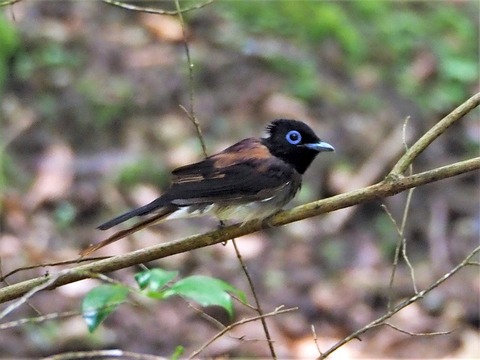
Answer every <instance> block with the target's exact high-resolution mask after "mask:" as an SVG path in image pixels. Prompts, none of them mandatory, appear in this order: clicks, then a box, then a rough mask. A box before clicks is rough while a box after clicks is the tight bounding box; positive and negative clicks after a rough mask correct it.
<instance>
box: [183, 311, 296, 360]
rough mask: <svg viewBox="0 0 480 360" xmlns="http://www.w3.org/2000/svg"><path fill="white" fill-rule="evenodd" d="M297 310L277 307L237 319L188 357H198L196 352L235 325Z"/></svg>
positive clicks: (198, 352)
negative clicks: (264, 312) (270, 310)
mask: <svg viewBox="0 0 480 360" xmlns="http://www.w3.org/2000/svg"><path fill="white" fill-rule="evenodd" d="M296 310H298V307H293V308H289V309H283V310H278V309H275V310H274V311H272V312H269V313H267V314H264V315H259V316H254V317H251V318H247V319H242V320H239V321H237V322H235V323H233V324H230V325H228V326H226V327H225V329H223V330H222V331H220V332H219V333H217V334H215V336H213V337H212V338H211V339H210V340H208V341H207V342H206V343H205V344H203V345H202V346H201V347H200V348H199V349H198V350H195V351H194V352H193V353H192V354H191V355H190V356H189V359H194V358H197V357H198V354H200V353H201V352H202V351H203V350H205V349H206V348H207V347H208V346H210V344H212V343H213V342H214V341H215V340H217V339H219V338H220V337H222V336H223V335H224V334H225V333H227V332H228V331H230V330H232V329H233V328H235V327H237V326H240V325H243V324H247V323H249V322H252V321H257V320H258V319H260V318H262V317H263V318H266V317H270V316H275V315H280V314H285V313H288V312H291V311H296Z"/></svg>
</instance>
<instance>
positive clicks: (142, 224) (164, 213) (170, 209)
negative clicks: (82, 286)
mask: <svg viewBox="0 0 480 360" xmlns="http://www.w3.org/2000/svg"><path fill="white" fill-rule="evenodd" d="M147 206H148V205H147ZM139 209H141V208H139ZM139 209H136V210H139ZM136 210H133V211H136ZM176 210H177V208H176V207H171V206H170V207H164V208H163V209H161V210H160V211H159V212H158V213H156V214H155V215H153V216H151V217H149V218H147V219H145V220H142V221H140V222H138V223H137V224H135V225H133V226H132V227H130V228H128V229H125V230H120V231H118V232H116V233H115V234H113V235H112V236H110V237H108V238H106V239H105V240H103V241H101V242H99V243H98V244H95V245H90V246H89V247H87V248H86V249H84V250H82V251H81V252H80V257H82V258H83V257H85V256H87V255H90V254H91V253H93V252H95V251H97V250H98V249H100V248H102V247H104V246H107V245H109V244H111V243H113V242H115V241H117V240H120V239H122V238H124V237H126V236H128V235H130V234H133V233H134V232H136V231H138V230H140V229H143V228H144V227H147V226H149V225H153V224H154V223H156V222H158V221H160V220H162V219H164V218H166V217H167V216H168V215H170V214H172V213H173V212H175V211H176ZM133 211H132V212H133ZM127 214H130V213H127ZM127 214H125V215H127ZM137 215H141V214H137ZM122 216H124V215H120V216H119V218H120V217H122ZM133 216H135V215H132V216H130V217H133ZM130 217H127V218H126V219H129V218H130ZM116 219H117V218H116ZM126 219H125V220H126ZM113 220H115V219H113ZM125 220H123V221H125ZM120 222H121V221H120ZM112 226H113V225H112ZM107 229H108V228H107Z"/></svg>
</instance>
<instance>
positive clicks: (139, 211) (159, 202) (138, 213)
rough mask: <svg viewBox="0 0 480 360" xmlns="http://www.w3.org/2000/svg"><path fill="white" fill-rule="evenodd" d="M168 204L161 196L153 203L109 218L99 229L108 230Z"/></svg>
mask: <svg viewBox="0 0 480 360" xmlns="http://www.w3.org/2000/svg"><path fill="white" fill-rule="evenodd" d="M166 205H168V204H166V203H165V201H164V200H163V199H162V197H159V198H158V199H155V200H153V201H152V202H151V203H149V204H147V205H144V206H141V207H139V208H137V209H133V210H130V211H127V212H126V213H125V214H122V215H120V216H117V217H115V218H113V219H111V220H108V221H107V222H104V223H103V224H101V225H99V226H98V227H97V229H99V230H107V229H110V228H111V227H113V226H115V225H118V224H120V223H122V222H124V221H127V220H129V219H131V218H133V217H135V216H142V215H147V214H149V213H151V212H152V211H155V210H159V209H160V208H162V207H164V206H166Z"/></svg>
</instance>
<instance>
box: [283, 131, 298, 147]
mask: <svg viewBox="0 0 480 360" xmlns="http://www.w3.org/2000/svg"><path fill="white" fill-rule="evenodd" d="M285 139H287V141H288V142H289V143H290V144H292V145H297V144H299V143H300V141H302V135H300V133H299V132H298V131H297V130H291V131H289V132H288V133H287V135H286V136H285Z"/></svg>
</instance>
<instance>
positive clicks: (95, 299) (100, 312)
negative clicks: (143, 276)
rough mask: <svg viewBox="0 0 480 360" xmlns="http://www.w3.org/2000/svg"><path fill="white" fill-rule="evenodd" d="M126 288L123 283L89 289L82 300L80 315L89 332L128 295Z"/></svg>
mask: <svg viewBox="0 0 480 360" xmlns="http://www.w3.org/2000/svg"><path fill="white" fill-rule="evenodd" d="M128 291H129V290H128V288H127V287H125V286H123V285H100V286H97V287H96V288H94V289H92V290H90V291H89V292H88V293H87V295H86V296H85V298H84V299H83V301H82V316H83V319H84V320H85V322H86V323H87V326H88V331H89V332H91V333H92V332H94V331H95V329H96V328H97V327H98V326H99V325H100V324H101V323H102V321H103V320H105V318H106V317H107V316H108V315H109V314H110V313H111V312H112V311H114V310H115V309H116V308H117V306H118V305H120V304H121V303H123V302H124V301H125V299H126V298H127V295H128Z"/></svg>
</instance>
